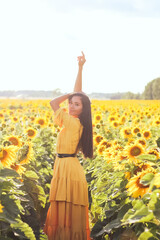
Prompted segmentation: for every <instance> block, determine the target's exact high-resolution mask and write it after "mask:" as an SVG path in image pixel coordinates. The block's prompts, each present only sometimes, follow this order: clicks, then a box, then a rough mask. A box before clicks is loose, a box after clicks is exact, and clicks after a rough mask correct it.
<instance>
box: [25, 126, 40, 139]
mask: <svg viewBox="0 0 160 240" xmlns="http://www.w3.org/2000/svg"><path fill="white" fill-rule="evenodd" d="M25 132H26V134H27V136H28V138H34V137H35V136H36V134H37V131H36V130H35V129H34V128H31V127H30V128H27V129H26V131H25Z"/></svg>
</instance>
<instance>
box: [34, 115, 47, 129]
mask: <svg viewBox="0 0 160 240" xmlns="http://www.w3.org/2000/svg"><path fill="white" fill-rule="evenodd" d="M35 123H36V124H39V125H40V126H41V127H45V126H46V125H47V121H46V119H45V118H42V117H39V118H37V119H36V120H35Z"/></svg>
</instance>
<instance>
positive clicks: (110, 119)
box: [108, 116, 117, 122]
mask: <svg viewBox="0 0 160 240" xmlns="http://www.w3.org/2000/svg"><path fill="white" fill-rule="evenodd" d="M116 120H117V118H116V117H114V116H109V117H108V121H109V122H113V121H116Z"/></svg>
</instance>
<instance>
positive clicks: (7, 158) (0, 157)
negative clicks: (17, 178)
mask: <svg viewBox="0 0 160 240" xmlns="http://www.w3.org/2000/svg"><path fill="white" fill-rule="evenodd" d="M16 153H17V147H16V146H12V145H10V146H7V147H2V148H1V150H0V161H1V163H2V165H3V166H4V167H10V165H11V164H13V163H14V161H15V159H16Z"/></svg>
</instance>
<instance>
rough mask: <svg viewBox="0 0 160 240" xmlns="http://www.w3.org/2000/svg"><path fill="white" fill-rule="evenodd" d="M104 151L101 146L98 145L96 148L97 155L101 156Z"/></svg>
mask: <svg viewBox="0 0 160 240" xmlns="http://www.w3.org/2000/svg"><path fill="white" fill-rule="evenodd" d="M104 150H105V146H101V145H100V146H99V147H98V149H97V152H98V154H99V155H102V154H103V152H104Z"/></svg>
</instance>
